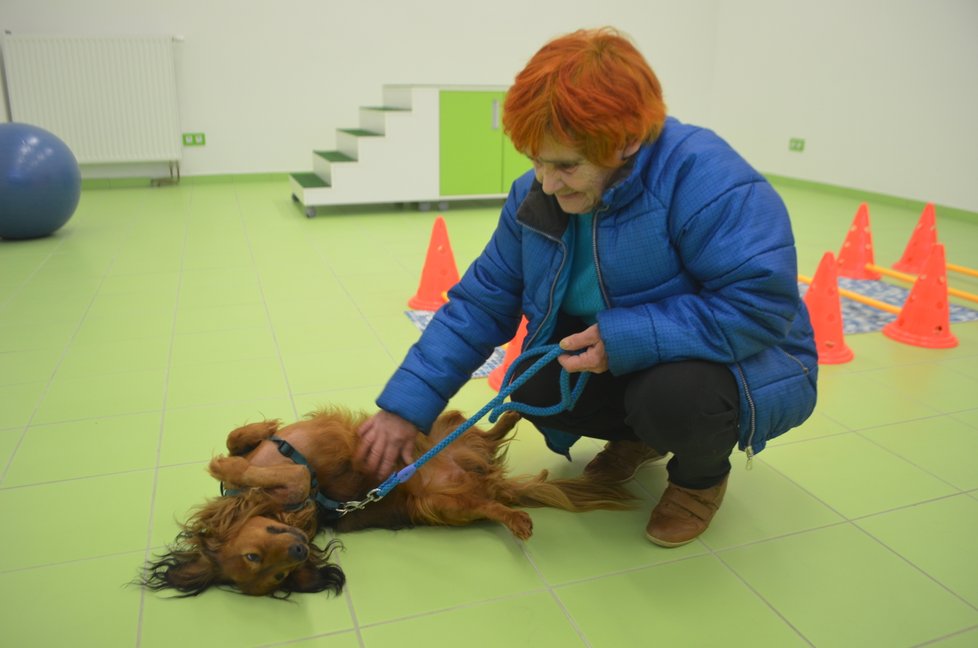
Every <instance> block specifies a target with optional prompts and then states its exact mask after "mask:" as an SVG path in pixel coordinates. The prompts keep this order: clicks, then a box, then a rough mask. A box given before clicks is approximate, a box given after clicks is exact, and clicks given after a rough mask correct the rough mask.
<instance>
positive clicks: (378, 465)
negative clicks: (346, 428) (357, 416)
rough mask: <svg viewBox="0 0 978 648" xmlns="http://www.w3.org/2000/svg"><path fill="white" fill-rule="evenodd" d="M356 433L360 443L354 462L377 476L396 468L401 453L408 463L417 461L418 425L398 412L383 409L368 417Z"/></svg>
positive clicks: (384, 476) (404, 460) (384, 475)
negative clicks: (416, 440) (415, 449)
mask: <svg viewBox="0 0 978 648" xmlns="http://www.w3.org/2000/svg"><path fill="white" fill-rule="evenodd" d="M357 433H358V434H359V435H360V444H359V445H358V446H357V451H356V453H355V454H354V457H353V459H354V462H356V463H359V464H360V465H362V466H363V468H364V470H366V472H367V473H368V474H372V475H373V476H375V477H377V478H378V479H384V478H386V477H387V476H388V475H389V474H390V473H391V472H392V471H393V470H394V464H395V463H396V462H397V459H398V457H400V459H401V460H402V461H403V462H404V463H405V464H409V463H411V462H412V461H414V454H413V453H414V439H415V437H416V436H417V435H418V428H416V427H415V426H414V424H412V423H411V422H409V421H407V420H405V419H403V418H401V417H400V416H398V415H397V414H392V413H391V412H385V411H384V410H381V411H379V412H377V413H376V414H374V415H373V416H371V417H370V418H369V419H367V420H366V421H365V422H364V424H363V425H361V426H360V429H359V430H357Z"/></svg>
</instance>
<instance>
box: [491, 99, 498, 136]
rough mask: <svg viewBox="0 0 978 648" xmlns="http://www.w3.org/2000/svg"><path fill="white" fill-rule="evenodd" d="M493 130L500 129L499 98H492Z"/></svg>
mask: <svg viewBox="0 0 978 648" xmlns="http://www.w3.org/2000/svg"><path fill="white" fill-rule="evenodd" d="M492 130H499V99H493V100H492Z"/></svg>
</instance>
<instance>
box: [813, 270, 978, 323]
mask: <svg viewBox="0 0 978 648" xmlns="http://www.w3.org/2000/svg"><path fill="white" fill-rule="evenodd" d="M839 288H843V289H845V290H849V291H852V292H854V293H859V294H860V295H863V296H865V297H870V298H872V299H875V300H877V301H881V302H884V303H886V304H890V305H892V306H896V307H897V308H902V307H903V304H904V302H906V301H907V296H908V295H909V294H910V289H909V288H902V287H900V286H894V285H893V284H888V283H886V282H883V281H874V280H871V279H849V278H848V277H839ZM798 290H799V292H800V293H801V294H802V296H804V295H805V293H806V292H807V291H808V284H804V283H799V284H798ZM841 302H842V332H843V333H844V334H846V335H852V334H854V333H872V332H874V331H879V330H880V329H882V328H883V327H884V326H886V325H887V324H889V323H890V322H892V321H893V320H895V319H896V315H894V314H893V313H887V312H886V311H882V310H879V309H878V308H873V307H872V306H867V305H866V304H861V303H859V302H857V301H854V300H852V299H846V298H845V297H842V299H841ZM948 310H949V317H948V319H949V320H950V322H951V323H952V324H953V323H954V322H971V321H974V320H978V311H975V310H972V309H970V308H965V307H963V306H958V305H956V304H951V305H950V307H949V309H948Z"/></svg>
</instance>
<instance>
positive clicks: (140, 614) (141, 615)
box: [134, 192, 193, 648]
mask: <svg viewBox="0 0 978 648" xmlns="http://www.w3.org/2000/svg"><path fill="white" fill-rule="evenodd" d="M192 204H193V192H191V193H190V197H189V200H188V201H187V202H186V203H184V210H189V209H190V206H191V205H192ZM184 215H185V216H188V214H187V213H184ZM189 239H190V227H189V225H188V224H187V223H186V222H185V223H184V225H183V239H182V245H181V249H180V267H179V270H178V275H179V280H178V281H177V292H176V296H175V298H174V302H173V316H172V319H171V323H170V347H169V350H168V353H167V362H166V369H165V370H164V373H163V394H162V396H163V402H162V407H161V408H160V420H159V429H158V431H157V436H156V462H155V466H154V467H153V483H152V486H151V487H150V496H149V514H148V518H147V529H146V546H145V548H144V550H143V564H142V565H141V568H140V571H141V573H142V572H143V570H145V569H146V565H147V564H148V562H149V561H150V560H151V558H152V552H153V546H154V545H153V531H154V530H155V518H156V495H157V492H158V490H159V484H160V460H161V458H162V452H163V435H164V432H165V429H166V412H167V401H168V398H169V393H170V374H171V371H172V369H173V348H174V345H175V343H176V328H177V313H178V312H179V310H180V294H181V291H182V288H183V282H184V264H185V262H186V252H187V245H188V242H189ZM147 595H148V593H147V591H146V588H145V587H140V592H139V607H138V608H137V611H136V637H135V639H136V642H135V644H134V645H135V648H139V647H140V646H141V645H142V641H143V621H144V619H145V611H146V597H147Z"/></svg>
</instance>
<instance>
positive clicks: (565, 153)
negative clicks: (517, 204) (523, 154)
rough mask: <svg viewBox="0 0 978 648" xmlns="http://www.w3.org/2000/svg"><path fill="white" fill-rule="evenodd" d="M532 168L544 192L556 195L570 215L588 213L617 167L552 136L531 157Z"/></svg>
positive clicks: (634, 148) (628, 152) (633, 148)
mask: <svg viewBox="0 0 978 648" xmlns="http://www.w3.org/2000/svg"><path fill="white" fill-rule="evenodd" d="M638 148H639V145H637V144H636V145H634V146H630V147H629V148H628V149H627V150H622V151H621V152H620V155H619V156H618V157H619V158H621V159H624V158H625V157H627V156H629V155H632V154H634V153H635V151H637V150H638ZM530 160H531V161H532V162H533V170H534V172H535V173H536V177H537V180H538V181H539V182H540V184H541V185H543V192H544V193H545V194H547V195H549V196H554V197H555V198H556V199H557V203H558V204H559V205H560V208H561V209H563V210H564V211H565V212H567V213H568V214H586V213H588V212H590V211H591V210H593V209H594V208H595V207H596V206H597V205H598V203H599V202H601V194H603V193H604V190H605V189H607V188H608V182H609V181H610V180H611V176H612V175H614V173H615V171H616V169H613V168H611V169H609V168H606V167H603V166H599V165H597V164H594V163H593V162H590V161H588V160H587V159H586V158H585V157H584V155H582V154H581V153H580V152H579V151H577V150H576V149H574V148H571V147H569V146H565V145H564V144H561V143H560V142H557V141H555V140H554V139H552V138H549V137H548V138H545V139H544V140H543V143H541V145H540V150H539V152H538V153H537V155H535V156H532V157H531V158H530Z"/></svg>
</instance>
